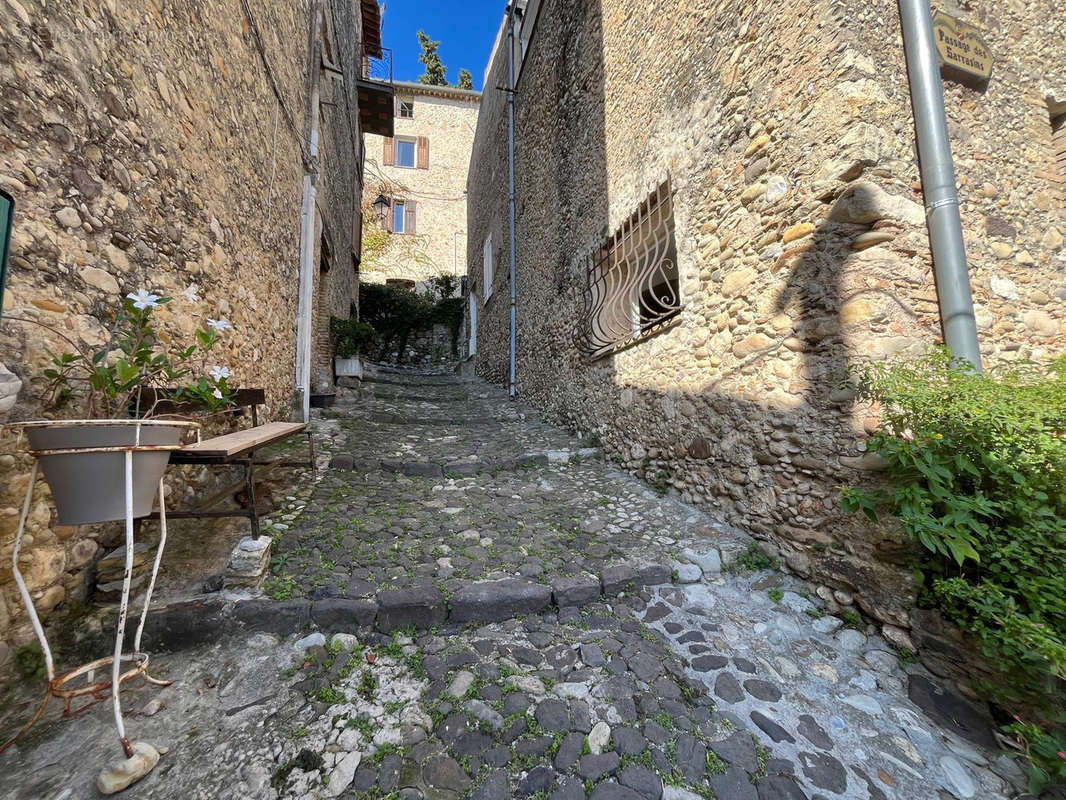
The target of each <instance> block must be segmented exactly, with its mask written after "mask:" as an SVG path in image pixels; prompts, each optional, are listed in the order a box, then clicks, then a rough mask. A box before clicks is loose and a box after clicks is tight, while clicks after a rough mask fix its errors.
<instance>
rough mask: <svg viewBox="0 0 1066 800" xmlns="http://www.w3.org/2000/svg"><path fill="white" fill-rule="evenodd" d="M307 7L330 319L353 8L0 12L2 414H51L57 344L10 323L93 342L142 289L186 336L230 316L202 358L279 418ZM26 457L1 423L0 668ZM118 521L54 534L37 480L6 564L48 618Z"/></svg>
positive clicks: (348, 140)
mask: <svg viewBox="0 0 1066 800" xmlns="http://www.w3.org/2000/svg"><path fill="white" fill-rule="evenodd" d="M247 9H254V10H252V11H251V12H247ZM312 15H314V16H315V17H316V19H315V25H314V28H315V31H316V34H317V37H316V38H319V40H320V41H325V42H326V46H327V47H329V48H330V50H331V57H332V60H333V61H334V63H340V64H341V65H342V67H343V69H344V72H345V76H344V77H345V80H344V81H343V83H342V82H340V81H336V82H335V85H334V82H333V79H332V78H331V77H329V76H328V75H327V76H325V77H324V78H323V79H322V93H323V97H322V99H323V101H324V103H323V105H322V106H321V111H322V117H321V136H320V142H321V153H320V156H319V160H318V169H319V173H320V174H319V178H318V208H317V210H318V214H317V229H318V230H317V232H316V234H317V235H316V248H318V249H319V250H321V248H322V242H326V243H328V249H329V251H330V253H331V254H332V265H331V268H330V270H329V271H328V272H325V273H322V274H321V275H319V276H318V278H317V283H316V287H315V314H316V315H317V318H318V319H323V318H324V319H325V320H326V322H327V324H328V319H329V316H330V314H337V315H342V316H347V314H348V313H349V310H350V307H351V304H352V303H353V302H356V296H357V291H356V285H357V275H356V273H355V271H354V270H353V262H352V233H353V231H354V230H357V229H356V228H355V225H356V224H358V221H359V217H358V214H359V204H358V198H359V196H360V194H361V186H360V185H359V184H358V181H359V180H360V175H359V164H360V159H361V152H360V138H361V134H360V132H359V129H358V107H357V103H356V92H355V88H354V87H355V70H356V69H358V67H359V61H358V59H357V58H355V55H354V53H355V48H356V46H357V42H358V41H359V40H360V38H361V33H360V32H361V24H362V21H361V16H360V12H359V7H358V5H357V4H352V3H344V2H337V3H336V4H335V7H334V6H331V5H330V3H328V2H313V3H297V4H293V3H286V2H275V1H273V0H267V2H256V3H252V4H246V3H244V2H243V1H242V0H176V1H175V2H169V3H165V4H164V3H156V2H142V1H141V0H137V1H135V2H118V0H78V1H77V2H69V3H61V4H48V3H44V2H41V1H40V0H9V1H8V2H6V3H5V4H3V5H0V49H2V51H3V52H4V59H3V61H2V62H0V145H2V147H0V184H2V185H3V186H4V187H5V188H6V189H8V190H9V191H10V192H11V193H12V194H13V195H14V196H15V199H16V203H17V213H16V218H15V227H14V239H13V242H12V247H11V272H10V275H9V284H8V288H7V293H6V295H5V298H4V325H3V329H2V331H0V358H2V360H3V361H4V363H5V364H6V366H7V367H8V368H10V369H11V371H12V372H13V373H14V374H15V375H16V376H17V378H18V379H20V380H21V381H22V383H23V387H22V391H21V393H19V394H18V396H17V402H16V403H15V404H14V407H13V408H12V409H4V410H5V411H7V412H8V413H7V421H9V422H10V421H15V420H21V419H33V418H37V417H40V416H41V415H42V414H44V413H49V412H48V411H47V409H45V408H43V406H42V395H41V393H42V390H43V377H42V374H41V373H42V370H43V369H44V368H45V366H46V365H47V363H48V355H47V352H46V348H50V349H53V350H55V351H57V352H62V351H63V350H64V349H70V348H69V345H67V344H66V343H65V342H63V341H62V340H61V339H60V338H58V337H57V336H55V335H53V334H52V333H50V332H49V331H48V330H47V329H45V328H41V327H37V326H36V325H33V324H29V323H24V322H16V321H15V320H14V319H13V317H15V316H18V317H22V318H28V319H30V320H35V321H39V322H41V323H44V324H46V325H49V326H52V327H54V328H56V329H58V330H60V331H62V332H63V333H65V335H66V336H68V337H70V338H71V339H73V340H75V341H76V342H77V343H78V344H79V346H82V347H94V346H99V345H101V344H102V343H104V342H105V340H106V336H107V326H108V325H109V324H110V320H111V318H112V316H113V314H114V311H115V310H116V308H117V306H118V303H119V302H120V300H121V297H122V296H123V295H125V294H126V293H127V292H130V291H136V290H138V289H141V288H146V289H149V290H152V291H156V292H158V293H160V294H165V295H169V296H171V297H173V298H174V300H173V301H172V302H171V303H170V304H168V305H167V306H165V307H164V308H162V309H160V310H159V311H158V312H157V314H156V317H157V319H158V321H159V322H160V324H161V328H162V336H163V337H165V338H167V339H169V340H171V341H174V342H185V341H191V337H192V334H193V331H194V330H195V329H196V328H198V327H200V326H202V325H203V324H204V322H205V320H206V319H207V318H209V317H210V318H223V319H226V320H227V321H229V322H230V323H232V325H233V330H232V331H230V332H227V333H226V334H225V335H224V337H223V343H222V345H221V346H220V348H219V349H218V350H217V351H216V353H215V354H214V355H213V358H212V363H215V362H217V363H219V364H225V365H227V366H229V368H230V369H231V371H232V374H233V377H232V378H231V381H230V382H231V384H235V385H239V386H253V387H264V388H265V389H266V392H267V405H266V408H265V409H262V410H261V412H265V413H264V416H265V417H266V418H279V417H286V416H288V414H289V413H290V408H291V407H292V402H293V387H294V354H295V347H296V342H295V338H296V337H295V330H296V308H297V292H298V288H299V287H298V275H299V249H300V208H301V193H302V180H303V175H304V171H305V165H310V163H311V162H310V160H309V150H308V147H307V145H306V144H305V142H306V140H307V135H308V131H309V113H308V111H309V94H308V87H309V85H310V81H311V80H312V79H317V77H318V76H317V72H318V71H317V69H316V70H315V77H314V78H313V77H312V73H311V65H312V64H314V65H317V63H318V61H319V59H317V58H313V57H311V54H309V53H308V46H309V45H308V42H309V29H310V28H311V23H312ZM318 46H320V45H319V44H317V43H316V44H315V47H316V48H317V47H318ZM345 86H347V87H350V88H349V89H348V90H347V91H349V96H348V97H347V98H345V97H344V94H343V93H344V92H345V91H346V90H345V88H344V87H345ZM325 101H329V102H330V103H332V105H326V104H325ZM353 111H354V118H353V116H352V113H353ZM317 260H318V259H317V253H316V261H317ZM329 358H330V353H329V351H328V348H327V347H326V345H325V344H324V343H321V342H320V343H319V346H318V351H317V352H316V354H315V364H316V365H319V366H320V367H321V366H323V365H326V366H328V363H329ZM325 374H326V375H327V376H328V375H329V373H328V372H327V373H325ZM320 377H321V376H320ZM330 380H331V376H330ZM8 383H9V384H10V383H11V382H10V381H9V382H8ZM244 424H248V423H247V422H246V423H244ZM29 468H30V459H29V458H28V457H27V456H25V455H24V454H23V453H22V451H21V450H20V449H19V447H18V445H17V441H16V437H15V435H14V434H13V433H12V432H11V431H10V430H4V432H3V434H2V435H0V673H2V672H5V671H6V670H7V668H8V664H9V661H10V647H11V646H20V645H22V644H24V643H26V642H27V641H29V640H30V639H31V638H32V632H31V630H30V628H29V624H28V620H27V618H26V616H25V614H24V613H23V612H22V609H21V606H20V604H19V601H18V599H17V594H16V592H15V587H14V584H13V583H12V574H11V570H10V568H8V567H6V566H4V565H7V564H9V563H10V556H11V547H12V538H13V535H14V532H15V529H16V525H17V506H18V505H19V504H20V503H21V501H22V497H23V494H24V492H25V489H26V482H27V478H28V473H29ZM193 473H195V474H192V473H190V479H189V480H188V481H183V480H180V479H179V478H178V477H177V476H178V474H179V472H178V471H177V470H173V469H172V470H171V473H170V475H171V478H172V482H173V484H174V485H173V486H172V487H171V489H172V499H173V500H176V501H177V502H179V503H180V502H182V501H183V500H187V499H188V498H189V495H191V494H194V493H195V492H196V491H197V490H198V489H200V488H202V487H203V485H204V484H206V483H207V482H209V481H210V478H209V477H208V476H206V475H203V474H200V473H201V471H199V470H197V471H193ZM185 524H186V525H197V526H201V527H203V526H205V525H207V524H208V523H203V522H196V523H185ZM114 527H115V526H97V527H94V528H84V529H80V530H76V529H73V528H62V527H57V526H56V525H54V523H53V514H52V510H51V505H50V503H49V499H48V493H47V489H46V488H45V486H44V484H43V483H41V484H40V485H39V486H38V488H37V492H36V495H35V501H34V505H33V509H32V512H31V515H30V521H29V525H28V528H27V536H26V542H25V547H24V553H25V555H24V558H23V560H22V569H23V570H24V572H25V574H26V576H27V582H28V583H29V586H30V589H31V591H32V592H33V594H34V596H35V597H36V598H37V599H38V604H39V605H38V608H41V609H42V610H43V611H44V616H45V617H46V618H48V617H50V616H51V615H52V614H53V613H54V612H56V611H62V610H64V609H67V608H70V607H72V606H76V604H77V603H78V602H79V601H80V600H82V599H84V598H85V596H86V589H87V585H88V583H89V580H90V576H91V574H92V566H93V563H94V561H95V559H96V558H97V557H98V556H99V554H100V552H101V547H100V544H99V543H100V542H101V541H109V540H110V538H111V537H112V535H113V533H114V531H113V530H112V529H113V528H114ZM175 528H176V531H177V532H176V535H177V536H181V525H180V524H175ZM204 577H206V576H204Z"/></svg>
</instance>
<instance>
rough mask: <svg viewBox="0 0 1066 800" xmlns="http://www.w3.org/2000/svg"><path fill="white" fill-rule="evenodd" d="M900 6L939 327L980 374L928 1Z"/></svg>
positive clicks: (905, 1) (903, 0) (958, 354)
mask: <svg viewBox="0 0 1066 800" xmlns="http://www.w3.org/2000/svg"><path fill="white" fill-rule="evenodd" d="M898 3H899V19H900V26H901V28H902V30H903V50H904V53H905V54H906V57H907V77H908V79H909V81H910V89H911V109H912V110H913V112H914V133H915V139H916V141H917V144H918V168H919V170H920V172H921V178H922V193H923V194H924V196H925V219H926V225H927V227H928V229H929V246H930V248H931V249H932V251H933V275H934V277H935V280H936V295H937V302H938V304H939V306H940V328H941V330H942V331H943V334H944V344H946V345H947V346H948V349H950V350H951V352H952V353H953V354H954V355H955V356H956V357H958V358H962V359H965V360H966V361H969V362H970V363H971V364H972V365H973V367H974V369H976V370H977V371H980V370H981V349H980V346H979V345H978V343H977V321H976V319H975V318H974V313H973V297H972V295H971V290H970V273H969V270H968V269H967V266H966V246H965V243H964V241H963V237H962V218H961V217H960V216H959V198H958V194H957V192H956V190H955V167H954V164H953V163H952V159H951V142H950V141H949V139H948V125H947V117H946V116H945V114H944V89H943V86H942V85H941V82H940V69H939V64H938V62H937V56H936V44H935V42H934V40H933V18H932V16H931V15H930V13H929V5H928V0H898Z"/></svg>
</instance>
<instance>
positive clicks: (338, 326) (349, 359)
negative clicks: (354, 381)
mask: <svg viewBox="0 0 1066 800" xmlns="http://www.w3.org/2000/svg"><path fill="white" fill-rule="evenodd" d="M329 332H330V334H331V335H332V336H333V347H334V353H335V356H334V358H333V369H334V371H335V372H336V374H337V377H338V378H362V377H363V363H362V360H361V359H360V358H359V356H360V355H362V354H363V353H365V352H366V350H367V348H369V347H370V345H371V343H373V341H374V337H375V336H377V331H376V330H374V326H373V325H371V324H370V323H368V322H360V321H359V320H357V319H353V318H348V319H343V318H340V317H332V318H331V319H330V321H329Z"/></svg>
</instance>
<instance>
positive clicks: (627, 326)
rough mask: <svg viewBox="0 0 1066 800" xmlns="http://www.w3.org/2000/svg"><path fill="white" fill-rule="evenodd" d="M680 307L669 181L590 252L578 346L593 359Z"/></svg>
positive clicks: (637, 337) (653, 328)
mask: <svg viewBox="0 0 1066 800" xmlns="http://www.w3.org/2000/svg"><path fill="white" fill-rule="evenodd" d="M681 308H682V304H681V286H680V276H679V274H678V269H677V242H676V238H675V235H674V212H673V200H672V193H671V191H670V182H669V181H667V182H665V183H663V184H662V185H661V186H660V187H659V188H658V189H656V190H655V191H654V192H652V193H651V194H650V195H649V196H648V197H647V199H645V200H644V202H642V203H641V204H640V206H639V207H638V208H637V210H636V211H635V212H634V213H633V215H632V216H631V217H629V219H627V220H626V221H625V222H623V223H622V225H621V227H620V228H619V229H618V230H617V231H616V232H615V233H614V234H613V235H612V236H611V237H610V238H609V239H607V241H606V242H604V243H603V244H602V245H601V246H600V247H599V248H597V249H596V250H595V251H594V252H593V253H592V254H591V255H590V256H589V257H588V262H587V268H586V272H585V285H584V307H583V310H582V315H581V318H580V320H579V321H578V325H577V332H576V340H577V346H578V348H579V349H580V350H581V351H582V352H583V353H584V354H585V356H586V357H587V358H588V359H589V360H592V361H595V360H596V359H600V358H603V357H604V356H607V355H609V354H611V353H613V352H616V351H618V350H621V349H623V348H625V347H629V346H630V345H633V344H636V343H637V342H640V341H643V340H644V339H647V338H648V337H650V336H654V335H655V334H656V333H659V332H660V331H662V330H664V329H665V328H667V327H669V326H670V323H671V322H672V321H674V320H675V319H677V318H678V315H679V314H680V313H681Z"/></svg>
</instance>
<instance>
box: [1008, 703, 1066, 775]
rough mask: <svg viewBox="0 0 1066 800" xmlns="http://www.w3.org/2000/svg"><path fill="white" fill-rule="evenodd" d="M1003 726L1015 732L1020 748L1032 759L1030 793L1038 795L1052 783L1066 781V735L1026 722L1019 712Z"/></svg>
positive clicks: (1029, 759) (1030, 760)
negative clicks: (1008, 723)
mask: <svg viewBox="0 0 1066 800" xmlns="http://www.w3.org/2000/svg"><path fill="white" fill-rule="evenodd" d="M1061 721H1062V720H1061V719H1060V722H1061ZM1003 730H1004V731H1006V732H1007V733H1011V734H1013V735H1014V738H1015V741H1016V742H1017V746H1018V748H1019V750H1020V751H1021V753H1022V755H1023V756H1025V758H1026V759H1027V760H1028V761H1029V792H1030V794H1034V795H1038V794H1040V793H1041V792H1042V791H1044V789H1045V788H1046V787H1048V786H1050V785H1052V784H1057V785H1062V784H1066V736H1063V735H1062V734H1055V733H1053V732H1050V731H1047V730H1045V729H1043V728H1041V727H1040V726H1039V725H1034V724H1033V723H1031V722H1023V721H1022V720H1021V718H1020V717H1017V716H1015V721H1014V722H1013V723H1011V724H1010V725H1007V726H1005V727H1004V728H1003Z"/></svg>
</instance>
